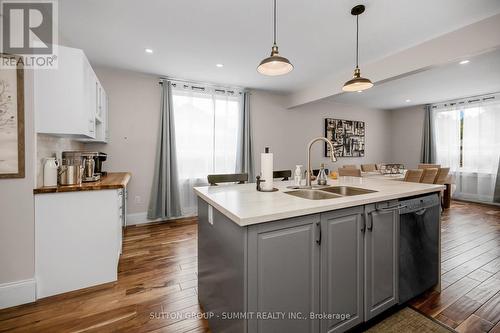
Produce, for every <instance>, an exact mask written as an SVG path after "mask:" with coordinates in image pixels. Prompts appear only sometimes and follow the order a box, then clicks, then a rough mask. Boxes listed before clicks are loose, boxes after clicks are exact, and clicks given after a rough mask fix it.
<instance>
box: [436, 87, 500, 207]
mask: <svg viewBox="0 0 500 333" xmlns="http://www.w3.org/2000/svg"><path fill="white" fill-rule="evenodd" d="M433 119H434V120H433V121H434V138H435V143H436V158H437V161H436V162H437V163H439V164H441V165H442V166H449V167H450V170H451V172H452V175H453V176H454V177H455V184H456V191H455V193H454V197H456V198H460V199H466V200H474V201H485V202H492V201H493V195H494V190H495V181H496V177H497V172H498V164H499V159H500V131H498V128H500V101H498V100H497V99H496V98H494V97H491V96H489V97H482V98H477V99H474V100H464V101H458V102H454V103H448V104H443V105H437V106H435V107H434V108H433Z"/></svg>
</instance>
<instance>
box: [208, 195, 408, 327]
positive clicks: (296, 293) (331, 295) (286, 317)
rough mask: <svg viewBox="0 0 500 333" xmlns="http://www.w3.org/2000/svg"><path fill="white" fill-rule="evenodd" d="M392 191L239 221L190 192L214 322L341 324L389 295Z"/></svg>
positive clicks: (394, 267) (394, 291)
mask: <svg viewBox="0 0 500 333" xmlns="http://www.w3.org/2000/svg"><path fill="white" fill-rule="evenodd" d="M397 204H398V202H397V200H390V201H386V202H381V203H373V204H367V205H360V206H356V207H350V208H343V209H338V210H333V211H327V212H320V213H317V214H309V215H304V216H298V217H292V218H285V219H281V220H276V221H269V222H266V223H257V224H251V225H247V226H240V225H238V224H237V223H235V222H233V221H232V220H231V219H230V218H228V217H227V216H226V215H224V214H222V213H221V212H220V211H219V210H217V209H216V208H214V207H212V206H210V205H209V204H208V203H207V202H206V201H204V200H203V199H202V198H199V200H198V213H199V229H198V258H199V259H198V269H199V273H198V292H199V300H200V303H201V305H202V307H203V309H204V311H205V312H206V315H207V317H208V318H209V323H210V327H211V329H212V331H213V332H215V333H218V332H238V333H240V332H248V333H253V332H259V333H263V332H289V333H291V332H300V333H307V332H310V333H312V332H315V333H319V332H322V333H323V332H344V331H346V330H348V329H350V328H352V327H354V326H356V325H358V324H360V323H362V322H364V321H367V320H369V319H371V318H373V317H374V316H376V315H378V314H380V313H381V312H383V311H384V310H386V309H388V308H390V307H391V306H393V305H395V304H396V303H397V301H398V253H397V252H398V238H399V237H398V235H399V234H398V233H399V229H398V226H399V214H398V210H397Z"/></svg>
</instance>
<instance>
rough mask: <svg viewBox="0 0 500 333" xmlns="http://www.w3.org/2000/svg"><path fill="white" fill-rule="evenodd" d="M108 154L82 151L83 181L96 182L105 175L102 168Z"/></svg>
mask: <svg viewBox="0 0 500 333" xmlns="http://www.w3.org/2000/svg"><path fill="white" fill-rule="evenodd" d="M107 157H108V155H107V154H105V153H101V152H88V151H86V152H82V163H83V179H82V180H83V181H84V182H95V181H98V180H100V179H101V177H102V176H105V175H106V173H105V172H104V171H103V170H102V162H104V161H106V159H107Z"/></svg>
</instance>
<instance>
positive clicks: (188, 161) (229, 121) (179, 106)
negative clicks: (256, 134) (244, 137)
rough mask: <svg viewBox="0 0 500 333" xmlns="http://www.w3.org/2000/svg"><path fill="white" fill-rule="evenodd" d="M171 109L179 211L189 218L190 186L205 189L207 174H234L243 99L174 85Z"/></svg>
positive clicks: (191, 209)
mask: <svg viewBox="0 0 500 333" xmlns="http://www.w3.org/2000/svg"><path fill="white" fill-rule="evenodd" d="M172 106H173V112H174V121H175V139H176V156H177V167H178V174H179V182H180V184H179V185H180V186H179V188H180V192H181V193H180V195H181V198H180V202H181V209H182V214H183V215H192V214H195V213H196V198H195V195H194V193H193V190H192V188H193V186H200V185H206V184H207V175H209V174H213V173H234V172H236V158H237V148H238V147H237V145H238V136H239V133H240V128H239V125H240V115H241V107H242V95H241V94H240V93H239V92H232V91H231V92H229V91H225V90H218V89H213V88H208V87H194V86H186V85H183V84H176V85H175V87H173V89H172Z"/></svg>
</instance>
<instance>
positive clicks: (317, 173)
mask: <svg viewBox="0 0 500 333" xmlns="http://www.w3.org/2000/svg"><path fill="white" fill-rule="evenodd" d="M306 171H307V170H306ZM329 171H330V170H328V169H326V168H325V174H326V175H327V176H328V175H329V174H330V173H329ZM318 175H319V169H313V176H316V177H317V176H318Z"/></svg>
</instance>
